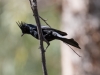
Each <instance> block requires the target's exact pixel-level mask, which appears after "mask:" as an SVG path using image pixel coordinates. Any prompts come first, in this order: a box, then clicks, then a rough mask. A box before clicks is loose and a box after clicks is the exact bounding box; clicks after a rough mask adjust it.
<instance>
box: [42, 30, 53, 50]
mask: <svg viewBox="0 0 100 75" xmlns="http://www.w3.org/2000/svg"><path fill="white" fill-rule="evenodd" d="M50 33H52V31H50V32H49V33H47V34H46V35H45V36H44V41H45V42H46V43H47V47H46V49H45V51H46V50H47V48H48V47H49V45H50V43H49V41H47V40H46V39H45V37H46V36H47V35H49V34H50Z"/></svg>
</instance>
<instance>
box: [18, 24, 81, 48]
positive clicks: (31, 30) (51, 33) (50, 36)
mask: <svg viewBox="0 0 100 75" xmlns="http://www.w3.org/2000/svg"><path fill="white" fill-rule="evenodd" d="M16 23H17V24H18V26H19V27H20V29H21V31H22V33H23V34H22V36H23V35H24V34H31V35H32V36H33V37H35V38H36V39H39V38H38V32H37V26H36V25H33V24H27V23H24V22H16ZM41 29H42V33H43V37H44V38H45V39H46V40H47V41H48V42H50V41H52V40H55V39H57V40H61V41H63V42H64V43H66V44H69V45H71V46H74V47H76V48H79V49H81V48H80V47H79V44H78V43H77V42H76V41H75V40H74V39H67V38H65V37H64V36H66V35H67V33H65V32H62V31H60V30H57V29H54V28H50V27H48V26H41Z"/></svg>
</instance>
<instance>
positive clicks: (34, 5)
mask: <svg viewBox="0 0 100 75" xmlns="http://www.w3.org/2000/svg"><path fill="white" fill-rule="evenodd" d="M29 1H30V5H31V9H32V12H33V14H34V17H35V20H36V23H37V30H38V36H39V39H40V50H41V58H42V67H43V73H44V75H48V73H47V69H46V59H45V50H44V46H43V41H45V42H46V43H47V44H48V41H46V39H45V38H44V37H43V34H42V29H41V23H40V20H39V15H38V10H37V1H36V0H29Z"/></svg>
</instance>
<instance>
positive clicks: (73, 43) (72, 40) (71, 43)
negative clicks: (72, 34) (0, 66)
mask: <svg viewBox="0 0 100 75" xmlns="http://www.w3.org/2000/svg"><path fill="white" fill-rule="evenodd" d="M58 39H59V40H61V41H63V42H64V43H67V44H69V45H72V46H74V47H77V48H79V49H81V48H80V47H79V44H78V43H77V42H76V41H75V40H74V39H67V38H61V37H59V38H58Z"/></svg>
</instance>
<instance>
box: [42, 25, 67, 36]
mask: <svg viewBox="0 0 100 75" xmlns="http://www.w3.org/2000/svg"><path fill="white" fill-rule="evenodd" d="M41 28H42V29H43V30H53V31H55V32H57V33H59V34H60V35H62V36H65V35H67V33H66V32H63V31H60V30H57V29H54V28H50V27H48V26H42V27H41Z"/></svg>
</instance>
